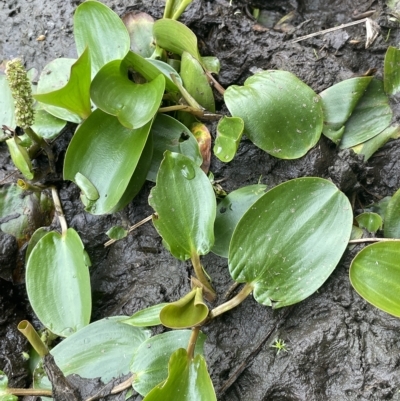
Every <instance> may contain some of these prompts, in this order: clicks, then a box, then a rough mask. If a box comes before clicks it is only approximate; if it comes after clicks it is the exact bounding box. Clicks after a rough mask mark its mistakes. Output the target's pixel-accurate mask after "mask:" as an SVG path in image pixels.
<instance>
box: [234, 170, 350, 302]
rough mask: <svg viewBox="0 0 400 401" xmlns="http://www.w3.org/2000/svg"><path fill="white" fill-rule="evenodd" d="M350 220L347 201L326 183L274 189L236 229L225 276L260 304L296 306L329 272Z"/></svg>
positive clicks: (306, 182) (300, 180) (347, 235)
mask: <svg viewBox="0 0 400 401" xmlns="http://www.w3.org/2000/svg"><path fill="white" fill-rule="evenodd" d="M352 221H353V215H352V209H351V205H350V202H349V200H348V199H347V198H346V196H345V195H344V194H343V193H342V192H340V191H339V190H338V188H337V187H336V186H335V185H334V184H332V183H331V182H330V181H327V180H324V179H322V178H312V177H310V178H298V179H294V180H290V181H287V182H285V183H283V184H281V185H278V186H276V187H275V188H273V189H271V190H270V191H268V192H267V193H266V194H264V195H263V196H262V197H261V198H260V199H258V200H257V201H256V202H255V203H254V204H253V205H252V206H251V208H250V209H249V210H248V211H247V212H246V213H245V214H244V216H243V217H242V218H241V220H240V221H239V223H238V225H237V226H236V229H235V231H234V233H233V236H232V240H231V243H230V247H229V271H230V273H231V276H232V278H233V279H234V280H235V281H237V282H240V283H248V284H250V285H251V286H252V287H253V288H254V291H253V295H254V298H255V299H256V300H257V302H259V303H261V304H263V305H268V306H273V307H274V308H279V307H282V306H286V305H291V304H294V303H296V302H300V301H302V300H303V299H305V298H306V297H308V296H309V295H311V294H312V293H314V292H315V291H316V290H317V289H318V288H319V287H320V286H321V285H322V284H323V283H324V282H325V280H326V279H327V278H328V277H329V275H330V274H331V273H332V272H333V270H334V268H335V267H336V265H337V263H338V262H339V260H340V258H341V256H342V254H343V252H344V250H345V249H346V246H347V243H348V240H349V238H350V234H351V228H352Z"/></svg>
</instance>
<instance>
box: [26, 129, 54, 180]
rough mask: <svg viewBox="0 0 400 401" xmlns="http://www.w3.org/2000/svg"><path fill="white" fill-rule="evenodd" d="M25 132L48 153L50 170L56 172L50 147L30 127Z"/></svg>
mask: <svg viewBox="0 0 400 401" xmlns="http://www.w3.org/2000/svg"><path fill="white" fill-rule="evenodd" d="M24 132H25V133H26V135H28V136H29V138H31V139H32V141H33V142H36V143H37V144H39V145H40V147H41V148H42V149H43V150H44V151H45V152H46V155H47V158H48V159H49V164H50V170H51V171H52V172H55V162H54V154H53V151H52V150H51V147H50V145H49V144H48V143H47V142H46V141H45V140H44V139H43V138H42V137H41V136H39V135H37V134H36V132H35V131H34V130H33V129H32V128H30V127H29V128H25V129H24Z"/></svg>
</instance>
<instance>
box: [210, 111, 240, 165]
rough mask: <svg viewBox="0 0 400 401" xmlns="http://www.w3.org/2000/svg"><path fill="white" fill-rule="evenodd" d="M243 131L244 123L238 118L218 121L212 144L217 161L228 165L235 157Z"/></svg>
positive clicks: (225, 118)
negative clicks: (215, 136)
mask: <svg viewBox="0 0 400 401" xmlns="http://www.w3.org/2000/svg"><path fill="white" fill-rule="evenodd" d="M243 129H244V122H243V120H242V119H241V118H240V117H222V118H221V120H219V122H218V125H217V138H216V139H215V144H214V154H215V156H217V157H218V159H219V160H221V161H222V162H224V163H228V162H230V161H231V160H232V159H233V158H234V157H235V155H236V151H237V149H238V147H239V143H240V140H241V139H242V134H243Z"/></svg>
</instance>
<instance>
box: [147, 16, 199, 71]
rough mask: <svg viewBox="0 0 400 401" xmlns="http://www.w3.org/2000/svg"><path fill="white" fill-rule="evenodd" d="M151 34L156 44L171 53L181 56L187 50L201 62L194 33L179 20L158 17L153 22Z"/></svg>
mask: <svg viewBox="0 0 400 401" xmlns="http://www.w3.org/2000/svg"><path fill="white" fill-rule="evenodd" d="M153 35H154V38H155V39H156V42H157V45H158V46H160V47H161V48H163V49H165V50H168V51H169V52H171V53H175V54H178V55H179V56H182V53H183V52H188V53H189V54H191V55H192V56H193V57H194V58H195V59H196V60H197V61H199V62H200V63H201V57H200V54H199V51H198V49H197V37H196V35H195V34H194V33H193V32H192V31H191V30H190V29H189V28H188V27H187V26H186V25H184V24H182V23H181V22H178V21H175V20H172V19H165V18H163V19H160V20H158V21H156V22H155V23H154V27H153Z"/></svg>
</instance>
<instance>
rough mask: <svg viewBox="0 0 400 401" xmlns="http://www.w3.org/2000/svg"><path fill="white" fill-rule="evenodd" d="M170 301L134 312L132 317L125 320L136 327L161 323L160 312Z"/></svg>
mask: <svg viewBox="0 0 400 401" xmlns="http://www.w3.org/2000/svg"><path fill="white" fill-rule="evenodd" d="M166 305H168V303H162V304H157V305H153V306H150V307H148V308H146V309H142V310H140V311H138V312H136V313H134V314H133V315H132V316H131V317H130V318H128V319H126V320H124V323H125V324H130V325H131V326H136V327H150V326H158V325H159V324H161V320H160V312H161V309H162V308H164V306H166Z"/></svg>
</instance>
